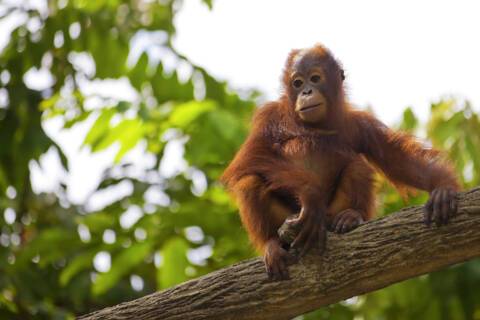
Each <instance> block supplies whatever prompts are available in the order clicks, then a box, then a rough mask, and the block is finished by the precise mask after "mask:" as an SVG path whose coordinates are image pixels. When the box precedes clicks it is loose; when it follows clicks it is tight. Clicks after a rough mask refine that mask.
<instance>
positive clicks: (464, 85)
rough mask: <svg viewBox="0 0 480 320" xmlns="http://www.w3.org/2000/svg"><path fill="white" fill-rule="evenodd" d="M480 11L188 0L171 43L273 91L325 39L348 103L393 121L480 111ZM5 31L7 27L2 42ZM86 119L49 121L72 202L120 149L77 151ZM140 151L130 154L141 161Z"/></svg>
mask: <svg viewBox="0 0 480 320" xmlns="http://www.w3.org/2000/svg"><path fill="white" fill-rule="evenodd" d="M0 1H1V0H0ZM479 9H480V2H478V1H473V0H472V1H466V0H455V1H454V0H451V1H438V0H437V1H426V0H422V1H412V0H402V1H395V2H393V1H373V0H364V1H358V0H335V1H321V0H316V1H315V0H296V1H293V0H290V1H287V0H256V1H254V0H237V1H233V0H214V9H213V11H209V10H208V8H207V7H206V6H205V5H203V4H201V2H200V0H188V1H184V6H183V9H182V10H181V11H180V13H179V14H178V15H177V17H176V20H175V23H176V27H177V36H176V39H175V41H174V44H175V46H176V48H177V49H179V51H180V52H182V53H184V54H185V55H187V56H188V57H189V58H190V59H191V60H192V61H193V62H195V63H197V64H199V65H201V66H204V67H205V68H206V69H207V70H209V71H210V72H211V73H212V74H214V75H215V76H217V77H219V78H221V79H225V80H227V81H228V82H229V83H230V84H231V85H232V86H233V88H236V89H246V88H257V89H260V90H261V91H262V92H264V93H265V94H266V98H267V99H275V98H276V97H277V95H278V91H279V78H280V73H281V70H282V68H283V64H284V61H285V59H286V56H287V54H288V52H289V51H290V50H291V49H292V48H301V47H309V46H312V45H313V44H315V43H316V42H321V43H323V44H325V45H326V46H327V47H329V48H330V49H331V50H332V52H333V53H334V54H335V55H336V56H337V58H338V59H339V60H340V61H341V62H342V63H343V65H344V68H345V71H346V75H347V85H348V88H349V90H348V92H349V96H350V98H351V101H352V102H353V103H354V104H357V105H359V106H361V107H365V106H367V105H370V106H372V108H373V109H374V111H375V113H376V114H377V116H378V117H379V118H380V119H381V120H383V121H384V122H386V123H387V124H392V123H394V122H395V121H397V120H398V119H399V117H400V114H401V112H402V110H403V109H404V108H405V107H406V106H413V108H414V110H415V112H416V113H417V114H418V115H420V117H421V118H422V119H423V120H425V119H426V117H427V115H428V110H429V104H430V102H432V101H435V100H437V99H439V98H441V97H444V96H446V95H454V96H456V97H458V98H460V99H468V100H470V101H471V102H472V103H473V105H474V107H475V108H476V109H477V110H479V109H480V78H479V77H480V76H479V75H480V61H479V58H480V41H479V39H480V16H479V14H480V10H479ZM16 20H18V21H20V18H18V17H17V18H16ZM4 26H5V24H4ZM3 31H6V30H5V29H4V30H3ZM5 34H6V32H4V33H3V35H2V32H0V47H1V45H2V43H4V42H5V41H6V39H5V37H4V36H5ZM2 36H3V37H2ZM102 90H103V89H102ZM88 125H89V124H88V123H87V124H83V125H81V126H78V127H76V128H74V130H72V131H70V132H68V131H64V130H61V123H60V122H58V121H55V120H52V121H50V122H49V123H48V124H47V125H46V126H45V129H46V130H47V132H48V133H49V135H50V136H52V137H54V138H55V140H56V141H57V142H58V143H59V144H60V145H61V146H62V148H63V149H64V150H65V151H66V153H67V156H68V157H69V159H70V168H69V170H70V172H69V174H68V176H67V177H66V183H67V185H68V196H69V199H70V200H71V201H73V202H75V203H83V202H84V201H85V199H86V198H87V196H88V194H89V193H90V192H91V191H92V190H93V189H94V188H95V187H96V185H97V183H98V182H99V179H100V178H101V177H100V174H101V172H102V170H103V169H104V168H106V167H108V166H109V165H110V164H111V162H112V159H113V157H114V154H115V148H113V149H111V150H108V151H107V152H106V153H102V154H95V155H91V154H90V153H89V152H88V150H85V149H83V150H80V145H81V143H82V141H83V137H84V134H85V132H86V130H87V128H88ZM142 149H143V147H141V146H140V147H139V148H136V150H135V151H134V152H132V153H130V154H129V155H128V158H129V159H130V160H134V161H135V163H141V162H142V157H143V156H142V155H143V153H142ZM177 151H178V152H174V153H175V154H177V156H178V155H180V156H181V150H177ZM56 157H57V156H56V155H55V154H54V153H52V152H49V153H48V154H47V155H46V156H44V157H43V159H42V161H41V167H42V169H43V170H38V169H37V168H35V166H33V167H32V169H33V170H32V175H33V176H32V180H33V183H34V186H35V187H36V190H37V191H49V190H52V189H53V188H54V186H55V185H56V184H57V182H58V180H59V179H63V178H65V174H64V173H63V172H61V170H59V169H58V168H59V167H60V166H59V165H58V163H56V160H55V159H56ZM135 159H136V160H135ZM180 160H181V159H176V160H175V161H170V162H172V163H180V162H181V161H180ZM57 162H58V161H57ZM143 162H145V161H143ZM55 168H56V169H55ZM62 177H63V178H62ZM124 189H125V190H123V191H122V190H114V191H112V192H111V195H110V196H108V195H102V198H105V199H110V198H114V197H118V196H119V195H121V194H122V192H127V191H128V190H129V188H128V186H126V187H125V188H124ZM127 193H128V192H127ZM96 202H99V203H101V202H102V201H96Z"/></svg>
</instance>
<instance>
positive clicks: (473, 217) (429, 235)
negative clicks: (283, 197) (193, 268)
mask: <svg viewBox="0 0 480 320" xmlns="http://www.w3.org/2000/svg"><path fill="white" fill-rule="evenodd" d="M459 199H460V202H459V214H458V215H457V216H456V217H454V218H453V219H451V221H450V223H449V224H448V225H447V226H442V227H439V228H437V227H435V226H432V227H430V228H427V227H426V226H425V225H424V223H423V221H422V220H423V212H422V211H423V208H422V207H420V206H417V207H411V208H406V209H403V210H401V211H399V212H396V213H394V214H391V215H388V216H386V217H384V218H381V219H378V220H373V221H370V222H368V223H365V224H363V225H362V226H360V227H359V228H357V229H355V230H354V231H352V232H350V233H347V234H344V235H337V234H332V233H329V234H328V240H327V249H326V252H325V253H324V254H323V256H319V255H317V254H315V253H314V252H312V253H309V254H307V255H306V256H305V258H303V259H302V260H301V261H300V262H299V263H298V264H296V265H293V266H291V267H290V276H291V280H287V281H281V282H272V281H269V280H268V279H267V275H266V273H265V269H264V266H263V262H262V260H260V259H258V258H257V259H251V260H247V261H243V262H240V263H238V264H235V265H233V266H231V267H228V268H225V269H222V270H218V271H215V272H212V273H210V274H208V275H206V276H203V277H201V278H198V279H194V280H191V281H188V282H185V283H183V284H180V285H178V286H176V287H174V288H171V289H167V290H164V291H160V292H156V293H153V294H151V295H148V296H145V297H142V298H139V299H137V300H134V301H130V302H125V303H122V304H119V305H117V306H113V307H109V308H105V309H103V310H100V311H97V312H93V313H91V314H89V315H85V316H83V317H80V319H83V320H93V319H117V320H120V319H125V320H126V319H137V320H144V319H182V320H183V319H188V320H192V319H290V318H292V317H294V316H297V315H300V314H303V313H306V312H308V311H312V310H315V309H318V308H319V307H322V306H325V305H328V304H331V303H335V302H339V301H341V300H344V299H347V298H350V297H353V296H357V295H360V294H364V293H367V292H371V291H374V290H377V289H380V288H383V287H386V286H388V285H390V284H393V283H395V282H399V281H402V280H406V279H409V278H412V277H416V276H419V275H422V274H425V273H429V272H432V271H436V270H439V269H441V268H444V267H447V266H450V265H452V264H456V263H459V262H463V261H466V260H469V259H472V258H474V257H478V256H480V232H479V231H480V188H476V189H473V190H470V191H468V192H465V193H461V194H459Z"/></svg>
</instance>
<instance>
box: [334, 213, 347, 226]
mask: <svg viewBox="0 0 480 320" xmlns="http://www.w3.org/2000/svg"><path fill="white" fill-rule="evenodd" d="M343 216H344V214H343V213H337V215H335V217H334V218H333V223H332V226H333V228H332V229H333V230H335V229H336V226H337V225H338V222H339V221H340V220H341V219H342V217H343Z"/></svg>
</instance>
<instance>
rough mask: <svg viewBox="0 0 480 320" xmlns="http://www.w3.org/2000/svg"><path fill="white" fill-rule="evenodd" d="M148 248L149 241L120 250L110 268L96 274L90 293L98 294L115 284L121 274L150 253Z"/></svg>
mask: <svg viewBox="0 0 480 320" xmlns="http://www.w3.org/2000/svg"><path fill="white" fill-rule="evenodd" d="M150 249H151V244H150V243H149V242H140V243H135V244H133V245H132V246H131V247H129V248H127V249H124V250H123V251H121V252H120V253H119V254H118V255H117V256H116V257H115V258H114V259H113V262H112V267H111V268H110V270H109V271H108V272H106V273H101V274H99V275H98V277H97V279H96V280H95V282H94V283H93V286H92V293H93V294H94V295H95V296H98V295H101V294H103V293H105V292H106V291H108V290H109V289H111V288H112V287H113V286H115V284H117V282H118V281H119V280H120V279H121V278H122V277H123V276H125V275H127V274H128V273H129V272H130V271H131V270H132V269H133V268H134V267H136V266H137V265H138V264H140V263H141V262H142V261H144V259H145V258H146V257H147V256H148V254H149V253H150Z"/></svg>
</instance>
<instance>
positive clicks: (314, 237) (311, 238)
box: [300, 232, 317, 257]
mask: <svg viewBox="0 0 480 320" xmlns="http://www.w3.org/2000/svg"><path fill="white" fill-rule="evenodd" d="M316 240H317V234H315V232H310V234H309V236H308V238H307V240H306V241H305V244H304V245H303V247H302V250H301V251H300V257H303V256H304V255H305V254H306V253H307V252H308V250H310V248H312V247H313V246H314V244H315V241H316Z"/></svg>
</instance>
